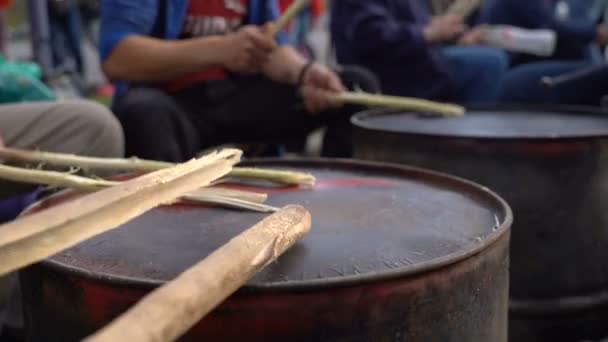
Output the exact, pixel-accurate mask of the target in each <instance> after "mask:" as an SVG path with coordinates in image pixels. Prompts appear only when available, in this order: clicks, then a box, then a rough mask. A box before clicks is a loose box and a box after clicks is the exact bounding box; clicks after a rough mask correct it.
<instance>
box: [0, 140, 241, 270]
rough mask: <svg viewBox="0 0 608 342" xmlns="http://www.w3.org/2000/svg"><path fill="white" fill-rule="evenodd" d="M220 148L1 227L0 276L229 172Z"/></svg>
mask: <svg viewBox="0 0 608 342" xmlns="http://www.w3.org/2000/svg"><path fill="white" fill-rule="evenodd" d="M240 157H241V152H240V151H238V150H225V151H220V152H218V153H214V154H211V155H208V156H205V157H203V158H201V159H198V160H193V161H190V162H188V163H184V164H181V165H178V166H176V167H174V168H169V169H164V170H160V171H157V172H154V173H151V174H148V175H144V176H141V177H139V178H136V179H133V180H130V181H127V182H124V183H121V184H118V185H116V186H113V187H110V188H107V189H105V190H101V191H98V192H96V193H93V194H90V195H87V196H84V197H82V198H80V199H76V200H74V201H70V202H68V203H65V204H63V205H60V206H58V207H56V208H54V209H53V210H46V211H42V212H40V213H37V214H33V215H30V216H26V217H23V218H21V219H18V220H17V221H15V222H13V223H9V224H5V225H2V226H0V275H3V274H6V273H9V272H12V271H15V270H17V269H19V268H21V267H24V266H28V265H30V264H32V263H35V262H38V261H40V260H43V259H45V258H47V257H49V256H51V255H53V254H55V253H58V252H60V251H62V250H63V249H66V248H69V247H71V246H74V245H76V244H78V243H80V242H82V241H84V240H86V239H89V238H91V237H93V236H96V235H99V234H101V233H104V232H107V231H109V230H112V229H115V228H116V227H118V226H119V225H121V224H123V223H125V222H127V221H129V220H131V219H133V218H135V217H137V216H139V215H141V214H143V213H144V212H145V211H147V210H149V209H152V208H154V207H156V206H158V205H160V204H162V203H167V202H170V201H173V200H174V199H175V198H178V197H179V196H181V195H183V194H184V193H187V192H190V191H193V190H196V189H198V188H200V187H201V186H205V185H207V184H209V183H211V182H212V181H214V180H215V179H218V178H219V177H222V176H224V175H226V174H227V173H228V172H230V169H231V168H232V166H233V165H234V164H236V163H238V161H239V159H240Z"/></svg>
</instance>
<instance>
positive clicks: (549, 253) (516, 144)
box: [353, 106, 608, 342]
mask: <svg viewBox="0 0 608 342" xmlns="http://www.w3.org/2000/svg"><path fill="white" fill-rule="evenodd" d="M353 123H354V125H355V126H356V127H355V133H354V135H355V154H356V156H357V157H359V158H362V159H368V160H377V161H390V162H397V163H404V164H408V165H414V166H421V167H426V168H430V169H434V170H439V171H442V172H446V173H449V174H453V175H457V176H460V177H464V178H467V179H470V180H473V181H475V182H478V183H480V184H482V185H485V186H487V187H489V188H490V189H492V190H494V191H496V192H497V193H498V194H499V195H501V196H503V198H505V200H506V201H507V202H508V203H509V205H510V206H511V207H512V208H513V212H514V215H515V224H514V228H513V229H514V231H513V239H512V243H511V274H510V279H511V284H510V291H511V301H510V322H509V324H510V328H509V334H510V339H511V340H512V341H517V342H521V341H580V340H583V339H586V338H589V339H594V338H601V337H605V336H608V116H607V115H606V114H603V113H602V112H599V111H594V110H592V109H588V108H573V107H571V108H560V109H558V110H555V109H552V108H548V109H547V108H538V107H536V108H522V107H517V106H500V107H478V108H473V109H470V110H469V111H468V113H467V114H466V116H464V117H461V118H437V117H430V116H425V115H418V114H412V113H399V112H391V111H368V112H365V113H361V114H359V115H357V116H355V117H354V118H353Z"/></svg>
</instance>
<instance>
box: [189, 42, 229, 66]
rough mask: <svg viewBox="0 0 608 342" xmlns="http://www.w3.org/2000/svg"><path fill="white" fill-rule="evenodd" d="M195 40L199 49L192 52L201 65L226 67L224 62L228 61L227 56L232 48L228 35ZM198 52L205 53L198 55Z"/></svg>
mask: <svg viewBox="0 0 608 342" xmlns="http://www.w3.org/2000/svg"><path fill="white" fill-rule="evenodd" d="M197 39H198V41H199V49H197V50H196V51H193V53H195V54H197V55H198V56H199V57H200V58H199V61H200V64H201V65H203V66H209V65H212V66H219V67H226V62H227V61H228V60H229V58H228V55H229V53H230V49H231V48H232V39H231V37H230V36H229V35H226V36H217V37H204V38H197ZM200 51H205V53H200Z"/></svg>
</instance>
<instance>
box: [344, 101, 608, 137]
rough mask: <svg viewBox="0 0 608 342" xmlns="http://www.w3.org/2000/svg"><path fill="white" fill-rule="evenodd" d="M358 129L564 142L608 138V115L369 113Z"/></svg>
mask: <svg viewBox="0 0 608 342" xmlns="http://www.w3.org/2000/svg"><path fill="white" fill-rule="evenodd" d="M353 124H354V125H355V126H357V127H360V128H363V129H366V130H373V131H383V132H391V133H404V134H413V135H425V136H441V137H453V138H476V139H561V138H600V137H607V136H608V114H607V113H603V112H600V111H598V110H593V109H591V108H589V107H559V108H546V107H545V108H541V107H537V106H533V107H530V106H527V107H522V106H499V107H487V106H486V107H474V108H470V109H467V112H466V114H465V115H464V116H462V117H449V118H443V117H437V116H428V115H426V116H425V115H420V114H416V113H411V112H396V111H378V110H376V111H366V112H363V113H360V114H358V115H356V116H355V117H354V118H353Z"/></svg>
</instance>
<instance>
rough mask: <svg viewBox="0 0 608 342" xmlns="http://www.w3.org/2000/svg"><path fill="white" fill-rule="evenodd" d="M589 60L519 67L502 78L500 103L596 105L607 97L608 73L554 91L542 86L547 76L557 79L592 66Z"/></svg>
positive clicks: (538, 63)
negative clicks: (556, 77)
mask: <svg viewBox="0 0 608 342" xmlns="http://www.w3.org/2000/svg"><path fill="white" fill-rule="evenodd" d="M592 65H593V64H592V63H591V62H588V61H546V62H534V63H528V64H523V65H520V66H517V67H515V68H513V69H512V70H510V71H509V72H508V73H507V74H506V75H505V76H504V78H503V79H502V81H501V84H500V87H499V90H498V95H497V100H498V101H499V102H503V103H552V104H572V105H592V106H597V105H598V104H599V103H600V100H601V98H602V96H604V95H606V94H608V71H605V72H599V73H596V74H593V75H590V76H587V77H584V78H581V79H579V80H575V81H572V82H568V83H564V84H562V85H560V86H557V87H555V88H547V87H545V86H543V85H542V84H541V80H542V78H543V77H545V76H558V75H561V74H564V73H568V72H571V71H575V70H579V69H582V68H586V67H589V66H592Z"/></svg>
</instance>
